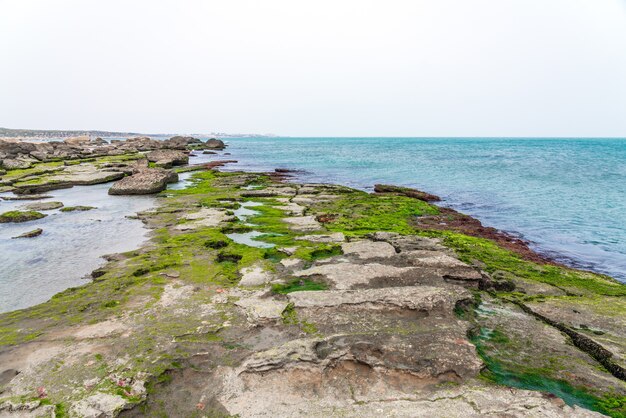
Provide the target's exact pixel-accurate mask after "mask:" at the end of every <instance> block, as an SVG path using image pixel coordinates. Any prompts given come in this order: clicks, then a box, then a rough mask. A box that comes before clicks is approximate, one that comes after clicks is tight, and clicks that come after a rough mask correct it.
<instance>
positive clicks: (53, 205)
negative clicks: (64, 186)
mask: <svg viewBox="0 0 626 418" xmlns="http://www.w3.org/2000/svg"><path fill="white" fill-rule="evenodd" d="M25 207H26V209H28V210H54V209H59V208H62V207H63V203H61V202H38V203H30V204H28V205H26V206H25Z"/></svg>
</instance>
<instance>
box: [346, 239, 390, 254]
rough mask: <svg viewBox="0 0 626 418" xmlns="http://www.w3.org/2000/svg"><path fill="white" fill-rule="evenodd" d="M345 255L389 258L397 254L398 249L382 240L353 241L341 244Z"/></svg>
mask: <svg viewBox="0 0 626 418" xmlns="http://www.w3.org/2000/svg"><path fill="white" fill-rule="evenodd" d="M341 249H342V250H343V253H344V254H345V255H354V256H356V257H358V258H361V259H367V258H389V257H394V256H395V255H396V250H395V248H393V246H392V245H391V244H389V243H387V242H382V241H378V242H377V241H370V240H362V241H353V242H346V243H345V244H342V245H341Z"/></svg>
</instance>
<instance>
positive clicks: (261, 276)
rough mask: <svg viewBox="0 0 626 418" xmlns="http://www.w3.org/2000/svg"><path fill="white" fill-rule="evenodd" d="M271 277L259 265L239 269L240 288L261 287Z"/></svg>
mask: <svg viewBox="0 0 626 418" xmlns="http://www.w3.org/2000/svg"><path fill="white" fill-rule="evenodd" d="M271 279H272V275H271V274H270V273H269V272H268V271H267V270H265V269H264V268H263V266H260V265H254V266H252V267H246V268H243V269H241V280H240V281H239V285H240V286H261V285H264V284H265V283H268V282H269V281H270V280H271Z"/></svg>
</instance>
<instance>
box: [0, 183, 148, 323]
mask: <svg viewBox="0 0 626 418" xmlns="http://www.w3.org/2000/svg"><path fill="white" fill-rule="evenodd" d="M109 187H111V183H106V184H98V185H95V186H75V187H73V188H71V189H63V190H54V191H51V192H49V193H46V194H47V195H51V196H53V197H52V198H51V199H45V200H35V201H4V200H0V212H6V211H9V210H14V209H23V206H24V205H27V204H29V203H34V202H47V201H60V202H63V203H64V204H65V206H75V205H85V206H95V207H96V209H93V210H89V211H85V212H80V211H76V212H60V211H59V210H51V211H42V213H46V214H47V215H48V216H46V217H45V218H43V219H39V220H36V221H31V222H25V223H17V224H0V266H1V268H0V312H4V311H10V310H14V309H19V308H25V307H28V306H32V305H35V304H37V303H41V302H45V301H46V300H48V299H50V297H51V296H52V295H54V294H56V293H58V292H60V291H62V290H65V289H67V288H68V287H73V286H80V285H82V284H85V283H86V280H85V279H84V278H83V277H84V276H86V275H89V273H91V272H92V271H93V270H95V269H96V268H97V267H99V266H100V265H102V264H103V263H104V260H103V259H102V258H101V256H102V255H105V254H112V253H116V252H123V251H130V250H133V249H135V248H138V247H139V246H140V244H141V243H142V242H143V241H144V240H145V239H146V234H147V232H148V230H147V229H145V228H144V227H143V224H142V222H141V221H139V220H135V219H128V218H126V216H131V215H135V214H136V213H137V212H140V211H143V210H146V209H149V208H150V207H152V206H153V205H154V198H153V197H150V196H109V195H108V194H107V193H108V190H109ZM35 228H42V229H43V231H44V232H43V234H42V235H40V236H39V237H36V238H24V239H11V237H14V236H17V235H20V234H22V233H24V232H27V231H31V230H33V229H35Z"/></svg>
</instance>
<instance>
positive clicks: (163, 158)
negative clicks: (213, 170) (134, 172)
mask: <svg viewBox="0 0 626 418" xmlns="http://www.w3.org/2000/svg"><path fill="white" fill-rule="evenodd" d="M146 158H147V159H148V161H150V162H153V163H156V162H158V163H160V164H162V165H169V166H173V165H184V164H188V163H189V155H187V154H186V153H184V152H181V151H174V150H157V151H151V152H149V153H148V154H146Z"/></svg>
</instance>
